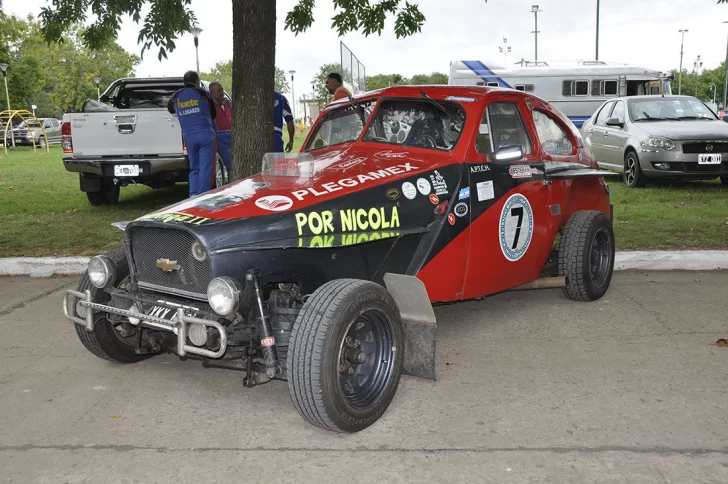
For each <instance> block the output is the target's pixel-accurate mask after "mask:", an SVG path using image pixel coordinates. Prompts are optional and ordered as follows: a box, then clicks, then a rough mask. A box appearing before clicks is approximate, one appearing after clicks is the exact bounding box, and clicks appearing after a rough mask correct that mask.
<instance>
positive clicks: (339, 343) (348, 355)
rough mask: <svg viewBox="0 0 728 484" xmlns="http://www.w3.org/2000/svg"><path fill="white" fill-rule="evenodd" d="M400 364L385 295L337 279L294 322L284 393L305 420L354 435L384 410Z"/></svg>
mask: <svg viewBox="0 0 728 484" xmlns="http://www.w3.org/2000/svg"><path fill="white" fill-rule="evenodd" d="M357 343H358V344H357ZM403 360H404V333H403V330H402V319H401V317H400V314H399V309H398V308H397V305H396V303H395V302H394V299H393V298H392V296H391V295H390V294H389V292H388V291H387V290H386V289H385V288H384V287H382V286H380V285H378V284H375V283H373V282H369V281H362V280H356V279H337V280H334V281H330V282H328V283H326V284H324V285H323V286H321V287H320V288H318V289H317V290H316V291H315V292H314V293H313V295H312V296H311V297H310V298H309V299H308V300H307V301H306V303H305V304H304V306H303V309H302V310H301V312H300V313H299V315H298V318H297V319H296V322H295V324H294V326H293V331H292V333H291V340H290V346H289V353H288V363H287V364H288V372H287V374H288V391H289V393H290V396H291V400H292V401H293V405H294V407H296V410H298V413H299V414H300V415H301V416H302V417H303V418H304V419H305V420H306V421H308V422H309V423H311V424H313V425H315V426H317V427H320V428H322V429H325V430H333V431H335V432H358V431H360V430H363V429H365V428H367V427H368V426H370V425H371V424H373V423H374V422H376V421H377V420H378V419H379V417H381V416H382V415H383V414H384V412H385V411H386V410H387V407H388V406H389V404H390V403H391V401H392V398H394V394H395V392H396V391H397V386H398V385H399V379H400V376H401V374H402V364H403Z"/></svg>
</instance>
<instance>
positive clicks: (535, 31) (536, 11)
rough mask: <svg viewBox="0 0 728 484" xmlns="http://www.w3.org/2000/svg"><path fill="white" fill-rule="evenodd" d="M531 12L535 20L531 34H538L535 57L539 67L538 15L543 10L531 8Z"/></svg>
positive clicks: (535, 7) (534, 6) (535, 6)
mask: <svg viewBox="0 0 728 484" xmlns="http://www.w3.org/2000/svg"><path fill="white" fill-rule="evenodd" d="M531 12H533V20H534V23H535V25H534V31H533V32H531V33H532V34H536V46H535V56H536V65H538V13H539V12H543V10H539V9H538V5H533V6H531Z"/></svg>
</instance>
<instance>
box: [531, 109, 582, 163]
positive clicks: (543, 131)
mask: <svg viewBox="0 0 728 484" xmlns="http://www.w3.org/2000/svg"><path fill="white" fill-rule="evenodd" d="M533 121H534V123H535V124H536V131H537V132H538V139H539V141H541V146H542V147H543V150H544V151H545V152H546V153H549V154H551V155H571V154H573V153H574V144H573V143H572V142H571V138H570V137H569V135H568V133H567V132H566V130H565V129H564V128H563V127H562V126H561V125H560V124H559V123H558V122H556V121H555V120H554V119H553V118H552V117H551V116H550V115H548V114H546V113H544V112H542V111H536V110H534V111H533Z"/></svg>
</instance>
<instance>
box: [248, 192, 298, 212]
mask: <svg viewBox="0 0 728 484" xmlns="http://www.w3.org/2000/svg"><path fill="white" fill-rule="evenodd" d="M255 204H256V205H257V206H258V207H260V208H262V209H263V210H270V211H271V212H282V211H283V210H288V209H289V208H291V207H292V206H293V200H291V199H290V198H288V197H286V196H283V195H268V196H267V197H260V198H259V199H257V200H256V201H255Z"/></svg>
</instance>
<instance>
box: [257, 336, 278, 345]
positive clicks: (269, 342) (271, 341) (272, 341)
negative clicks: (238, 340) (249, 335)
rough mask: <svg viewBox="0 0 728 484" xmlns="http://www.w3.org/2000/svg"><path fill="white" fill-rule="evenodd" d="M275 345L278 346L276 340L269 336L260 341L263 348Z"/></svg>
mask: <svg viewBox="0 0 728 484" xmlns="http://www.w3.org/2000/svg"><path fill="white" fill-rule="evenodd" d="M274 344H276V339H275V337H273V336H268V337H267V338H263V339H262V340H260V345H261V346H273V345H274Z"/></svg>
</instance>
